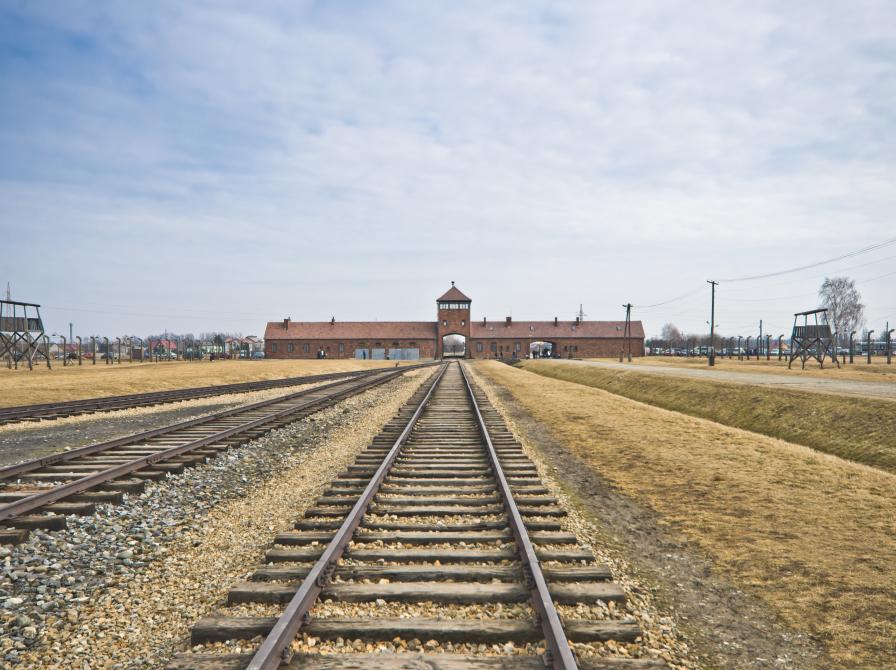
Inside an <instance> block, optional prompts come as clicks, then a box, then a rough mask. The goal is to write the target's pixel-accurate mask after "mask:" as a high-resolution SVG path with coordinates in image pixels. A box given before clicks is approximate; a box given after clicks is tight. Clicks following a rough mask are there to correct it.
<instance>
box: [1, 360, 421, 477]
mask: <svg viewBox="0 0 896 670" xmlns="http://www.w3.org/2000/svg"><path fill="white" fill-rule="evenodd" d="M429 365H433V364H432V363H424V364H421V365H409V366H407V367H404V368H399V370H401V371H402V372H407V371H410V370H416V369H419V368H421V367H427V366H429ZM384 371H389V372H395V369H394V368H385V369H382V368H381V369H378V370H374V371H372V372H371V373H370V374H368V373H367V372H365V373H364V374H363V375H361V376H360V378H366V377H371V376H375V375H377V374H383V372H384ZM358 378H359V376H358V375H355V376H353V377H350V378H349V379H340V380H338V381H335V382H332V383H330V384H325V385H323V386H316V387H315V388H313V389H302V390H300V391H295V392H294V393H288V394H286V395H284V396H278V397H276V398H269V399H267V400H259V401H257V402H254V403H251V404H249V405H241V406H239V407H231V408H230V409H225V410H221V411H220V412H215V413H214V414H209V415H208V416H202V417H198V418H196V419H188V420H187V421H181V422H179V423H174V424H170V425H168V426H162V427H161V428H153V429H150V430H146V431H143V432H140V433H134V434H132V435H125V436H124V437H119V438H115V439H113V440H107V441H106V442H99V443H97V444H89V445H86V446H83V447H78V448H76V449H72V450H71V451H63V452H59V453H56V454H50V455H48V456H41V457H39V458H32V459H30V460H27V461H23V462H21V463H16V464H14V465H7V466H5V467H2V468H0V480H3V479H10V478H12V477H15V476H16V475H20V474H24V473H26V472H32V471H34V470H38V469H40V468H43V467H46V466H48V465H55V464H56V463H64V462H65V461H71V460H74V459H76V458H79V457H81V456H89V455H91V454H95V453H97V452H101V451H106V450H108V449H115V448H117V447H124V446H127V445H129V444H136V443H138V442H143V441H145V440H151V439H153V438H155V437H160V436H162V435H168V434H170V433H173V432H177V431H180V430H185V429H187V428H193V427H195V426H200V425H203V424H207V423H212V422H214V421H218V420H220V419H225V418H227V417H229V416H233V415H235V414H243V413H245V412H250V411H252V410H255V409H261V408H262V407H266V406H269V405H275V404H277V403H280V402H288V401H290V400H293V399H295V398H298V397H301V396H304V395H308V394H310V393H316V392H318V391H321V390H326V389H328V388H333V387H335V386H338V385H340V384H344V383H346V382H347V381H350V380H351V379H358Z"/></svg>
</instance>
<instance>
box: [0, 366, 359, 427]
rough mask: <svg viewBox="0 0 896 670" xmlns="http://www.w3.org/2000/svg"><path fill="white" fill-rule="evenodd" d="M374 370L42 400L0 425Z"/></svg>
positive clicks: (3, 412)
mask: <svg viewBox="0 0 896 670" xmlns="http://www.w3.org/2000/svg"><path fill="white" fill-rule="evenodd" d="M375 372H376V370H361V371H352V372H332V373H328V374H323V375H310V376H306V377H287V378H284V379H265V380H260V381H254V382H241V383H238V384H218V385H216V386H196V387H193V388H185V389H174V390H171V391H152V392H150V393H132V394H128V395H117V396H103V397H100V398H85V399H84V400H69V401H66V402H56V403H43V404H39V405H18V406H15V407H0V426H2V425H3V424H7V423H18V422H23V421H32V422H36V421H49V420H53V419H60V418H64V417H69V416H77V415H79V414H93V413H95V412H110V411H113V410H117V409H129V408H131V407H149V406H153V405H162V404H166V403H173V402H180V401H183V400H195V399H197V398H207V397H210V396H217V395H228V394H231V393H248V392H250V391H264V390H267V389H276V388H286V387H289V386H297V385H299V384H315V383H317V382H324V381H330V380H334V379H344V378H349V377H363V376H367V375H371V374H374V373H375Z"/></svg>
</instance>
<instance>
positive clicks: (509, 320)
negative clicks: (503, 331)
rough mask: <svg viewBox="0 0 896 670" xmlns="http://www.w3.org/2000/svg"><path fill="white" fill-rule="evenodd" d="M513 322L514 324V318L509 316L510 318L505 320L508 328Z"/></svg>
mask: <svg viewBox="0 0 896 670" xmlns="http://www.w3.org/2000/svg"><path fill="white" fill-rule="evenodd" d="M512 322H513V317H510V316H508V317H507V318H506V319H505V320H504V325H505V326H507V327H508V328H510V324H511V323H512Z"/></svg>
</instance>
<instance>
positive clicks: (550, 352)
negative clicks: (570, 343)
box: [529, 340, 560, 358]
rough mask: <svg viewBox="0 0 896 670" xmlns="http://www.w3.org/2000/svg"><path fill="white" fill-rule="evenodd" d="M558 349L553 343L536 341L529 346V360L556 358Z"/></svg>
mask: <svg viewBox="0 0 896 670" xmlns="http://www.w3.org/2000/svg"><path fill="white" fill-rule="evenodd" d="M559 351H560V350H559V349H558V348H557V345H555V344H554V343H553V342H546V341H542V340H536V341H535V342H532V343H531V344H529V357H530V358H556V357H557V356H558V355H559Z"/></svg>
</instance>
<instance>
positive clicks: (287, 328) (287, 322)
mask: <svg viewBox="0 0 896 670" xmlns="http://www.w3.org/2000/svg"><path fill="white" fill-rule="evenodd" d="M283 330H289V317H286V318H285V319H283Z"/></svg>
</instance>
